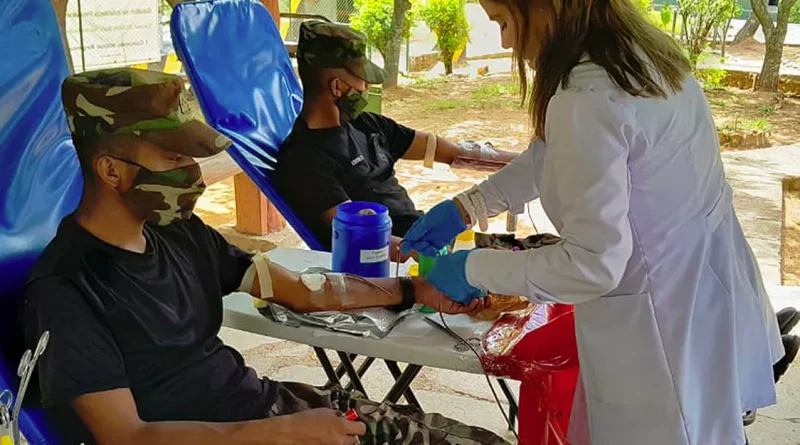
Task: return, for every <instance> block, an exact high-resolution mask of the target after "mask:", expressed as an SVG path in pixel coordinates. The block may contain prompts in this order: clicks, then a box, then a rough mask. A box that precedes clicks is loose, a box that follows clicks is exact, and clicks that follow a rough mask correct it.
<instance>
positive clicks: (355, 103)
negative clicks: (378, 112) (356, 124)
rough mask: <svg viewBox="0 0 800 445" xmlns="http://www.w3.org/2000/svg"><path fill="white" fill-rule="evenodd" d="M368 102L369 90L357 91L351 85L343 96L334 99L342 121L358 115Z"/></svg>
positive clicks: (347, 120)
mask: <svg viewBox="0 0 800 445" xmlns="http://www.w3.org/2000/svg"><path fill="white" fill-rule="evenodd" d="M368 104H369V91H368V90H364V91H363V92H359V91H358V90H356V89H355V88H353V87H350V91H348V92H347V94H345V95H344V96H342V97H340V98H339V99H337V100H336V106H337V107H339V116H340V117H341V120H342V122H349V121H351V120H353V119H355V118H357V117H358V115H359V114H361V113H362V112H363V111H364V108H366V107H367V105H368Z"/></svg>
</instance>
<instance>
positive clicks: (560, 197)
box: [467, 63, 783, 445]
mask: <svg viewBox="0 0 800 445" xmlns="http://www.w3.org/2000/svg"><path fill="white" fill-rule="evenodd" d="M545 139H546V141H547V142H546V144H545V143H543V142H541V141H536V142H534V143H532V144H531V146H530V147H529V148H528V150H527V151H526V152H524V153H523V154H522V155H521V156H520V158H519V159H517V160H516V161H515V162H513V163H511V164H510V165H509V166H507V167H506V168H505V169H503V170H501V171H500V172H498V173H496V174H495V175H493V176H492V177H490V178H489V179H488V180H487V181H485V182H483V183H482V184H479V185H478V186H477V188H478V189H479V190H480V191H481V193H482V194H483V196H484V198H485V200H486V202H487V207H488V208H489V211H490V213H491V214H493V215H494V214H499V213H501V212H503V211H505V210H508V209H511V210H516V211H518V210H520V209H521V208H522V205H523V204H524V203H525V202H528V201H530V200H532V199H535V198H537V197H539V198H540V199H541V203H542V206H543V208H544V210H545V212H546V213H547V215H548V217H549V218H550V220H551V221H552V222H553V224H554V225H555V227H556V229H557V230H558V231H559V234H560V235H561V237H562V238H563V242H561V243H559V244H556V245H553V246H548V247H543V248H540V249H536V250H530V251H523V252H501V251H491V250H479V251H476V252H474V253H473V254H472V255H470V256H469V258H468V261H467V279H468V281H469V282H470V283H471V284H472V285H474V286H477V287H481V288H484V289H488V290H490V291H493V292H497V293H499V294H505V295H526V296H528V297H529V298H530V299H531V300H532V301H535V302H560V303H567V304H575V305H576V306H575V331H576V334H577V339H578V349H579V354H580V364H581V383H582V387H579V390H578V391H576V403H575V408H574V410H573V416H572V418H571V425H572V427H571V428H570V429H571V431H570V440H571V442H572V444H573V445H586V444H589V443H591V444H592V445H740V444H743V443H744V442H745V439H744V435H743V428H742V412H743V411H745V410H749V409H754V408H760V407H764V406H768V405H771V404H774V403H775V402H776V398H775V391H774V384H773V377H772V364H773V363H775V362H776V361H777V360H778V359H780V357H782V355H783V347H782V345H781V341H780V334H779V332H778V325H777V321H776V320H775V315H774V312H773V310H772V307H771V305H770V302H769V300H768V297H767V294H766V292H765V290H764V287H763V284H762V281H761V276H760V272H759V270H758V266H757V264H756V261H755V258H754V256H753V253H752V251H751V249H750V247H749V245H748V243H747V241H746V240H745V237H744V234H743V232H742V229H741V227H740V225H739V221H738V219H737V217H736V214H735V211H734V208H733V200H732V192H731V188H730V186H729V185H728V184H727V182H726V181H725V177H724V172H723V165H722V161H721V157H720V153H719V143H718V139H717V133H716V130H715V126H714V123H713V121H712V117H711V113H710V110H709V107H708V104H707V102H706V100H705V96H704V95H703V91H702V89H701V88H700V86H699V85H698V83H697V81H696V80H695V79H694V78H689V79H687V80H686V82H685V85H684V87H683V90H682V92H679V93H678V94H676V95H674V96H672V97H671V98H669V99H667V100H664V99H644V98H635V97H632V96H630V95H627V94H626V93H624V92H623V91H622V90H620V89H619V88H618V87H616V86H615V85H614V84H613V83H612V82H611V80H610V79H609V78H608V77H607V75H606V73H605V71H604V70H603V69H602V68H600V67H598V66H596V65H594V64H591V63H584V64H582V65H579V66H578V67H576V68H575V69H574V70H573V72H572V77H571V82H570V85H569V88H567V89H559V91H558V92H557V93H556V95H555V96H554V97H553V98H552V100H551V101H550V105H549V107H548V115H547V125H546V130H545ZM579 386H580V385H579ZM587 408H588V418H587V417H586V414H587V412H586V411H587ZM587 436H589V437H591V439H589V438H588V437H587Z"/></svg>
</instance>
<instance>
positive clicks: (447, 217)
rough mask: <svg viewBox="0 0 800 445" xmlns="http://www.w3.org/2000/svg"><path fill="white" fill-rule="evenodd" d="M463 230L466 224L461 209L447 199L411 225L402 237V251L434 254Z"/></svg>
mask: <svg viewBox="0 0 800 445" xmlns="http://www.w3.org/2000/svg"><path fill="white" fill-rule="evenodd" d="M465 230H467V225H466V224H464V218H463V217H462V216H461V211H460V210H459V209H458V207H457V206H456V203H455V202H454V201H453V200H451V199H448V200H447V201H443V202H440V203H439V204H436V206H434V207H433V208H432V209H431V210H430V211H429V212H428V213H426V214H424V215H422V216H421V217H420V218H419V219H418V220H416V221H415V222H414V224H412V225H411V228H410V229H408V232H406V236H405V238H404V239H403V253H405V254H408V253H409V252H411V251H417V252H419V253H421V254H423V255H428V256H434V255H436V254H437V253H438V252H439V251H440V250H442V247H444V246H446V245H448V244H450V243H451V242H452V241H453V240H454V239H456V236H458V234H459V233H461V232H463V231H465Z"/></svg>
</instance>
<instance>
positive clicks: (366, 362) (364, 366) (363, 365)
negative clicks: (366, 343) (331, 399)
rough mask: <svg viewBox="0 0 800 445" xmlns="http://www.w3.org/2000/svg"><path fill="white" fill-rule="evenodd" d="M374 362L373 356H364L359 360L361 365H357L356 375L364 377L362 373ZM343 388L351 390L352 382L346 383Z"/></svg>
mask: <svg viewBox="0 0 800 445" xmlns="http://www.w3.org/2000/svg"><path fill="white" fill-rule="evenodd" d="M374 362H375V357H364V361H363V362H361V366H359V367H358V377H359V378H361V377H364V374H366V373H367V371H368V370H369V368H370V366H372V364H373V363H374ZM345 389H347V390H348V391H350V390H352V389H353V383H352V382H350V383H348V384H347V387H346V388H345Z"/></svg>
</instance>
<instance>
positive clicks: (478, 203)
mask: <svg viewBox="0 0 800 445" xmlns="http://www.w3.org/2000/svg"><path fill="white" fill-rule="evenodd" d="M455 199H457V200H458V202H460V203H461V205H462V206H463V207H464V210H466V211H467V214H468V215H469V219H470V222H471V223H472V225H473V226H474V225H475V224H478V227H480V229H481V231H482V232H486V231H487V230H489V209H488V207H486V201H485V200H484V199H483V195H482V194H481V192H480V190H478V189H476V188H471V189H469V190H467V191H466V192H462V193H459V194H458V195H456V197H455Z"/></svg>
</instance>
